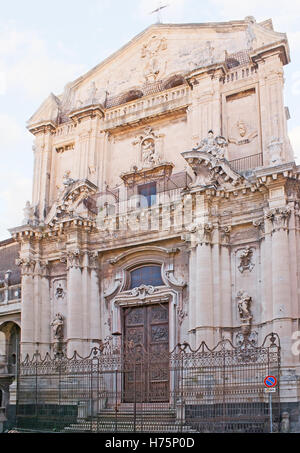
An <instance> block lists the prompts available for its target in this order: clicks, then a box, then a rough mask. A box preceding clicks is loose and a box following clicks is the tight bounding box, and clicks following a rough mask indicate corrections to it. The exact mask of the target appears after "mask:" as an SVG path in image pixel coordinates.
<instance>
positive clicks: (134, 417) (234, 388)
mask: <svg viewBox="0 0 300 453" xmlns="http://www.w3.org/2000/svg"><path fill="white" fill-rule="evenodd" d="M269 374H272V375H275V376H276V377H277V379H278V382H279V377H280V344H279V338H278V336H277V335H276V334H270V335H268V336H267V337H266V338H265V340H264V342H263V344H262V345H261V346H260V347H257V346H255V345H253V344H252V343H251V342H250V341H248V340H244V341H243V342H242V343H241V344H240V345H239V346H238V347H235V346H233V344H232V343H231V342H230V341H229V340H223V341H221V342H220V343H218V344H217V346H215V347H214V348H213V349H210V348H209V347H208V346H207V345H206V344H205V343H204V342H203V343H201V345H200V346H199V348H198V349H196V350H193V349H192V348H191V347H190V345H189V344H188V343H184V344H178V345H177V346H176V348H175V349H174V350H173V351H172V352H165V351H163V350H159V348H155V350H154V351H151V350H150V351H146V350H145V349H144V348H143V346H142V345H139V344H136V345H134V344H131V345H127V346H126V347H123V348H122V351H121V352H120V348H118V349H116V348H114V347H112V344H111V343H110V342H108V343H106V344H105V345H104V346H103V347H101V348H100V349H98V348H94V349H93V350H92V351H91V353H90V355H89V356H88V357H86V358H82V357H80V356H79V355H78V354H77V353H75V354H74V356H73V357H71V358H67V357H66V356H64V355H62V356H60V355H58V356H56V357H54V358H52V357H50V355H48V354H47V355H46V357H44V358H42V357H41V356H40V355H39V354H38V353H37V354H35V355H34V357H33V358H32V359H29V357H27V358H26V359H25V360H24V361H23V362H22V363H21V364H20V367H19V373H18V392H17V417H16V420H17V427H18V429H23V430H32V431H48V432H49V431H51V432H55V431H59V432H106V433H108V432H189V433H192V432H269V430H270V412H269V410H270V409H269V401H268V395H267V394H266V393H265V392H264V378H265V377H266V376H267V375H269ZM279 415H280V398H279V386H278V388H277V391H276V393H275V394H274V396H273V410H272V423H273V431H274V430H276V429H277V428H278V423H279Z"/></svg>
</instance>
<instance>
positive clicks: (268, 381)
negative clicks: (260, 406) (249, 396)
mask: <svg viewBox="0 0 300 453" xmlns="http://www.w3.org/2000/svg"><path fill="white" fill-rule="evenodd" d="M264 384H265V386H266V389H265V391H266V392H268V393H269V392H270V393H271V392H276V388H275V387H276V385H277V379H276V377H275V376H267V377H265V379H264Z"/></svg>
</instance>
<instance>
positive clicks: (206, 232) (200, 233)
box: [181, 223, 214, 247]
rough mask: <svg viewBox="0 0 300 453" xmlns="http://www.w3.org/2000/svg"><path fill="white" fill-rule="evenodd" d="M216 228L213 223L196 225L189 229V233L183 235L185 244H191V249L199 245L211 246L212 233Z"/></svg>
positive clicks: (190, 226)
mask: <svg viewBox="0 0 300 453" xmlns="http://www.w3.org/2000/svg"><path fill="white" fill-rule="evenodd" d="M213 229H214V226H213V225H212V224H211V223H203V224H194V223H192V224H191V225H189V227H187V231H186V232H185V233H183V235H182V237H181V238H182V239H183V240H184V241H185V242H190V244H191V247H195V246H196V245H198V244H209V243H210V242H211V240H212V232H213Z"/></svg>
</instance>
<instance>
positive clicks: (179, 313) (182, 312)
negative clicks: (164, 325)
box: [177, 307, 187, 326]
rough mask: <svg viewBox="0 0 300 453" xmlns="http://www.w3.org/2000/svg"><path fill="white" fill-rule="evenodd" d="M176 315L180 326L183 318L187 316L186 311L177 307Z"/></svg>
mask: <svg viewBox="0 0 300 453" xmlns="http://www.w3.org/2000/svg"><path fill="white" fill-rule="evenodd" d="M177 317H178V324H179V325H180V326H181V325H182V323H183V321H184V320H185V318H186V317H187V312H186V311H185V310H184V309H183V308H179V307H178V308H177Z"/></svg>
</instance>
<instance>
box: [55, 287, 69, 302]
mask: <svg viewBox="0 0 300 453" xmlns="http://www.w3.org/2000/svg"><path fill="white" fill-rule="evenodd" d="M65 295H66V293H65V291H64V288H63V287H62V286H61V283H59V284H58V286H57V287H56V290H55V298H56V300H59V299H64V298H65Z"/></svg>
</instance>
